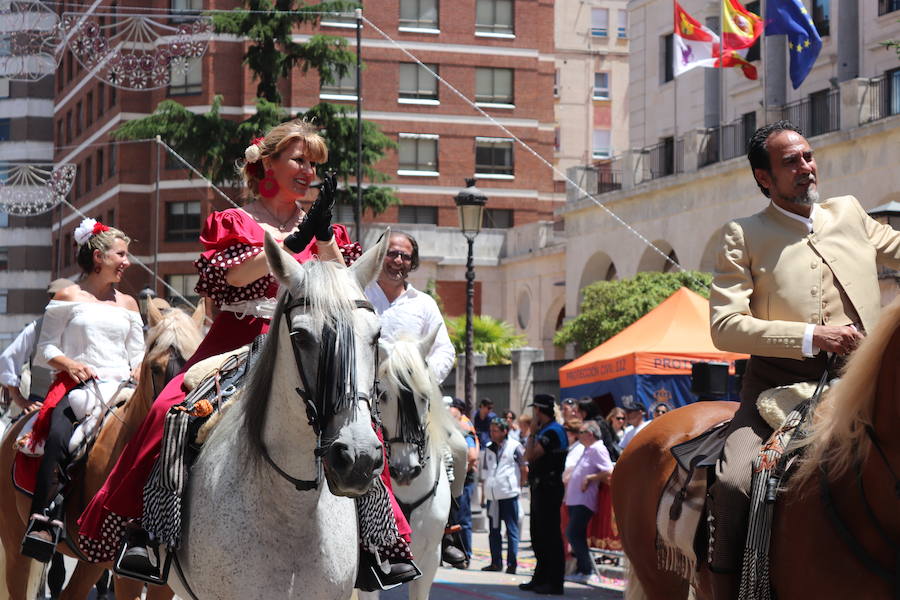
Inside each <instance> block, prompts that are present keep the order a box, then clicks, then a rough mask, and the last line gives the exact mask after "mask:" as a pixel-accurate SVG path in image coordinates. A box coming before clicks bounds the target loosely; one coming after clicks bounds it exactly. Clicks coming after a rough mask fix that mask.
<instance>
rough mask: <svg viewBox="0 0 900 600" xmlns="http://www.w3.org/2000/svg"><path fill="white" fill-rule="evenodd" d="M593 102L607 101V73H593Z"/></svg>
mask: <svg viewBox="0 0 900 600" xmlns="http://www.w3.org/2000/svg"><path fill="white" fill-rule="evenodd" d="M593 98H594V100H609V73H602V72H601V73H594V95H593Z"/></svg>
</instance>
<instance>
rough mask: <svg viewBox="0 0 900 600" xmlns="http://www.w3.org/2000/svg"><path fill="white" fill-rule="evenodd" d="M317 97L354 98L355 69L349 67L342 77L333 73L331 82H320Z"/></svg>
mask: <svg viewBox="0 0 900 600" xmlns="http://www.w3.org/2000/svg"><path fill="white" fill-rule="evenodd" d="M319 98H324V99H326V100H356V69H351V70H350V71H348V72H347V74H346V75H344V76H343V77H338V76H337V74H335V80H334V82H333V83H326V82H325V81H323V82H322V84H321V87H320V88H319Z"/></svg>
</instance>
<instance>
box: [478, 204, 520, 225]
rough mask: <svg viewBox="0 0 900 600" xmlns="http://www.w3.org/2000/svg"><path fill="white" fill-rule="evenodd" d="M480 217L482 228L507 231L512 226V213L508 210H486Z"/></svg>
mask: <svg viewBox="0 0 900 600" xmlns="http://www.w3.org/2000/svg"><path fill="white" fill-rule="evenodd" d="M482 215H483V216H482V217H481V226H482V227H491V228H494V229H509V228H510V227H512V226H513V211H512V210H510V209H508V208H486V209H484V212H483V213H482Z"/></svg>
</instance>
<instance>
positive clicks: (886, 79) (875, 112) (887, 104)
mask: <svg viewBox="0 0 900 600" xmlns="http://www.w3.org/2000/svg"><path fill="white" fill-rule="evenodd" d="M898 83H900V76H898V75H897V73H896V72H889V73H886V74H884V75H882V76H881V77H873V78H872V79H869V81H868V83H867V85H866V89H865V92H864V95H865V100H864V107H865V109H864V113H865V114H864V116H863V118H862V119H861V121H862V122H863V123H871V122H872V121H878V120H879V119H884V118H886V117H890V116H892V115H896V114H900V85H898Z"/></svg>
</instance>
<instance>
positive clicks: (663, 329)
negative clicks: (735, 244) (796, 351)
mask: <svg viewBox="0 0 900 600" xmlns="http://www.w3.org/2000/svg"><path fill="white" fill-rule="evenodd" d="M741 358H747V355H746V354H737V353H734V352H723V351H721V350H719V349H717V348H716V347H715V346H714V345H713V342H712V338H711V337H710V334H709V301H708V300H706V298H704V297H703V296H700V295H699V294H697V293H695V292H692V291H691V290H689V289H687V288H684V287H683V288H681V289H679V290H678V291H676V292H675V293H674V294H672V295H671V296H669V297H668V298H666V299H665V300H664V301H663V302H661V303H660V304H659V306H657V307H656V308H654V309H653V310H651V311H650V312H649V313H647V314H646V315H644V316H643V317H641V318H640V319H638V320H637V321H635V322H634V323H632V324H631V325H629V326H628V327H626V328H625V329H623V330H622V331H620V332H619V333H617V334H616V335H615V336H613V337H612V338H610V339H609V340H607V341H606V342H604V343H602V344H600V345H599V346H597V347H596V348H594V349H593V350H591V351H590V352H587V353H585V354H583V355H582V356H580V357H578V358H576V359H575V360H573V361H572V362H570V363H568V364H566V365H563V366H562V367H560V369H559V386H560V393H561V394H562V395H563V396H570V397H575V398H578V397H582V396H590V397H596V396H602V395H603V394H607V393H610V394H612V395H613V397H614V398H615V400H616V404H619V405H621V404H622V403H623V402H625V401H628V400H631V399H634V400H639V401H641V402H643V403H644V404H645V405H646V406H650V405H651V404H653V403H655V402H660V401H666V402H668V403H669V404H671V405H672V406H676V407H677V406H683V405H684V404H687V403H689V402H692V401H694V400H695V397H694V396H693V395H692V394H691V393H690V387H691V385H690V379H691V368H692V366H693V364H694V363H696V362H728V363H730V365H731V367H730V369H729V371H730V372H732V373H733V372H734V371H733V369H734V361H735V360H737V359H741ZM732 392H733V394H734V395H736V393H737V390H732ZM732 399H736V398H734V397H732Z"/></svg>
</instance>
